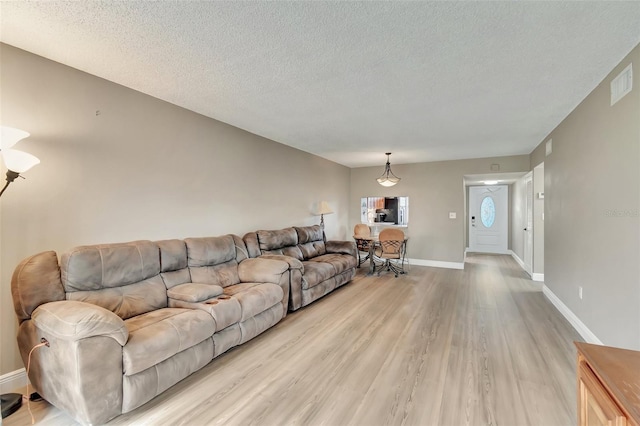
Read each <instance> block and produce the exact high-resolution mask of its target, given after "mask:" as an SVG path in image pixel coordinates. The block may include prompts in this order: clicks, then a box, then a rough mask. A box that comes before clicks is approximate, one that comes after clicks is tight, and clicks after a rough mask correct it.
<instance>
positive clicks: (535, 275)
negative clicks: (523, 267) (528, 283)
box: [531, 272, 544, 283]
mask: <svg viewBox="0 0 640 426" xmlns="http://www.w3.org/2000/svg"><path fill="white" fill-rule="evenodd" d="M531 279H532V280H533V281H538V282H542V283H543V282H544V274H540V273H537V272H534V273H533V274H532V275H531Z"/></svg>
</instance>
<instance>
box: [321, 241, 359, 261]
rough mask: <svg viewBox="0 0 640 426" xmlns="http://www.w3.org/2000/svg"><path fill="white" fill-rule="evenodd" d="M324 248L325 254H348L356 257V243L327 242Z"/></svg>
mask: <svg viewBox="0 0 640 426" xmlns="http://www.w3.org/2000/svg"><path fill="white" fill-rule="evenodd" d="M325 248H326V250H327V253H339V254H350V255H351V256H353V257H357V251H356V250H357V249H356V243H355V242H353V241H327V242H326V243H325Z"/></svg>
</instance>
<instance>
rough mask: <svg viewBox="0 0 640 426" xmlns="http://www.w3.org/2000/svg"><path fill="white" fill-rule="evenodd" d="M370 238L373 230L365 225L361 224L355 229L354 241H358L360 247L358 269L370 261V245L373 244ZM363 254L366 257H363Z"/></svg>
mask: <svg viewBox="0 0 640 426" xmlns="http://www.w3.org/2000/svg"><path fill="white" fill-rule="evenodd" d="M370 237H371V228H369V227H368V226H367V225H365V224H364V223H359V224H357V225H356V226H355V227H354V228H353V239H354V240H356V246H357V247H358V250H357V251H358V266H357V267H358V268H359V267H360V265H362V264H363V263H364V262H366V261H367V260H368V259H369V253H370V249H371V247H370V244H372V242H371V240H370V239H369V238H370ZM361 253H366V255H365V256H364V257H362V254H361Z"/></svg>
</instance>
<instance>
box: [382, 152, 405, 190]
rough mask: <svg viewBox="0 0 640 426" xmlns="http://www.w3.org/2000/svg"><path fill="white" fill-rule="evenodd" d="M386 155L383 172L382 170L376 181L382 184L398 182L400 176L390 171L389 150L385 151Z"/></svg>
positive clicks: (388, 184) (389, 184)
mask: <svg viewBox="0 0 640 426" xmlns="http://www.w3.org/2000/svg"><path fill="white" fill-rule="evenodd" d="M385 155H386V156H387V164H385V165H384V172H382V176H380V177H379V178H378V179H376V181H378V183H379V184H380V185H382V186H387V187H389V186H393V185H395V184H396V183H398V182H400V178H399V177H398V176H396V175H394V174H393V172H392V171H391V163H390V162H389V156H390V155H391V153H390V152H387V153H385Z"/></svg>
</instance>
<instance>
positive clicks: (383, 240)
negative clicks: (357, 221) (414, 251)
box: [374, 228, 405, 277]
mask: <svg viewBox="0 0 640 426" xmlns="http://www.w3.org/2000/svg"><path fill="white" fill-rule="evenodd" d="M378 241H379V243H378V245H377V247H376V250H375V252H374V253H375V254H374V256H375V257H376V258H378V259H379V260H380V261H381V263H380V265H376V268H377V267H378V266H380V270H379V271H378V275H380V272H382V271H391V272H393V273H394V274H395V275H396V277H397V276H398V274H404V273H405V270H404V261H405V236H404V232H403V231H402V230H401V229H397V228H385V229H383V230H382V231H380V235H379V236H378Z"/></svg>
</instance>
